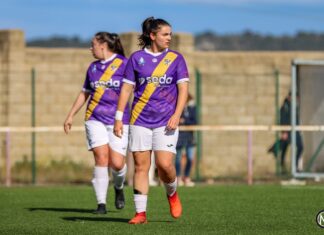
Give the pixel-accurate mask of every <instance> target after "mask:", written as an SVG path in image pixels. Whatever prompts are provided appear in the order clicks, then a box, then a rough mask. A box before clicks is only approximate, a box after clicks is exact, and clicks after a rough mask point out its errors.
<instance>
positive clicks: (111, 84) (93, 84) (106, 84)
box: [90, 79, 120, 89]
mask: <svg viewBox="0 0 324 235" xmlns="http://www.w3.org/2000/svg"><path fill="white" fill-rule="evenodd" d="M90 86H91V87H92V88H93V89H97V88H98V87H104V88H106V89H109V88H110V89H116V88H119V87H120V81H118V80H115V81H114V80H111V79H110V80H108V81H95V82H90Z"/></svg>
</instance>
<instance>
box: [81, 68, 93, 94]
mask: <svg viewBox="0 0 324 235" xmlns="http://www.w3.org/2000/svg"><path fill="white" fill-rule="evenodd" d="M90 68H91V65H90V66H89V68H88V71H87V74H86V77H85V79H84V83H83V87H82V91H84V92H88V93H90V92H91V86H90V79H89V77H90Z"/></svg>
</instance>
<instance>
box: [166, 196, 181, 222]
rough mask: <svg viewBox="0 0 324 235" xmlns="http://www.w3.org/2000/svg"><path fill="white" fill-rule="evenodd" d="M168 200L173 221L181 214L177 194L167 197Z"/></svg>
mask: <svg viewBox="0 0 324 235" xmlns="http://www.w3.org/2000/svg"><path fill="white" fill-rule="evenodd" d="M168 200H169V205H170V213H171V215H172V217H173V218H175V219H177V218H179V217H180V216H181V214H182V206H181V202H180V198H179V196H178V193H177V192H175V193H174V194H173V195H172V196H168Z"/></svg>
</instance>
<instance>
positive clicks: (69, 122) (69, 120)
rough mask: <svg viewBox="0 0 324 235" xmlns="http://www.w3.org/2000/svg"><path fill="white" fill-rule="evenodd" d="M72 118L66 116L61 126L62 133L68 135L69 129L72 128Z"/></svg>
mask: <svg viewBox="0 0 324 235" xmlns="http://www.w3.org/2000/svg"><path fill="white" fill-rule="evenodd" d="M72 121H73V120H72V117H70V116H68V117H67V118H66V120H65V122H64V124H63V127H64V132H65V133H66V134H68V133H69V132H70V130H71V127H72Z"/></svg>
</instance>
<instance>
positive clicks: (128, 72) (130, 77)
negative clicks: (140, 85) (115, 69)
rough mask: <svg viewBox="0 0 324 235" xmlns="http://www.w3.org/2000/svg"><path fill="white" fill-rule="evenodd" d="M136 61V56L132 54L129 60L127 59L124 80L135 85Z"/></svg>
mask: <svg viewBox="0 0 324 235" xmlns="http://www.w3.org/2000/svg"><path fill="white" fill-rule="evenodd" d="M134 63H135V59H134V56H131V57H130V58H129V60H128V61H127V64H126V68H125V73H124V79H123V82H125V83H129V84H132V85H135V83H136V81H135V71H134Z"/></svg>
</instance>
